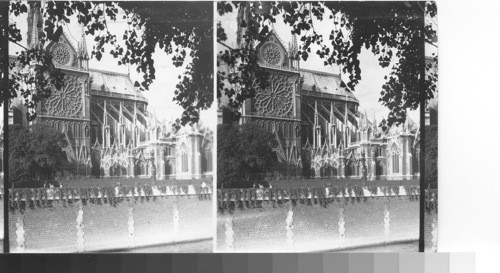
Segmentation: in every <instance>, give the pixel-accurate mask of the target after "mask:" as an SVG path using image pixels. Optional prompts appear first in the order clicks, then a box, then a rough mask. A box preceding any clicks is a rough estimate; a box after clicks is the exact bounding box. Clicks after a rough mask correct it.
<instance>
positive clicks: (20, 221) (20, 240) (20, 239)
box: [16, 211, 26, 253]
mask: <svg viewBox="0 0 500 273" xmlns="http://www.w3.org/2000/svg"><path fill="white" fill-rule="evenodd" d="M24 234H25V231H24V212H22V211H20V212H19V214H18V215H17V222H16V242H17V252H19V253H24V251H25V250H26V244H25V240H26V238H25V236H24Z"/></svg>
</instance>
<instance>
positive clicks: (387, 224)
mask: <svg viewBox="0 0 500 273" xmlns="http://www.w3.org/2000/svg"><path fill="white" fill-rule="evenodd" d="M389 198H390V197H387V199H386V200H385V204H384V234H385V239H386V241H389V238H390V235H391V212H390V211H389Z"/></svg>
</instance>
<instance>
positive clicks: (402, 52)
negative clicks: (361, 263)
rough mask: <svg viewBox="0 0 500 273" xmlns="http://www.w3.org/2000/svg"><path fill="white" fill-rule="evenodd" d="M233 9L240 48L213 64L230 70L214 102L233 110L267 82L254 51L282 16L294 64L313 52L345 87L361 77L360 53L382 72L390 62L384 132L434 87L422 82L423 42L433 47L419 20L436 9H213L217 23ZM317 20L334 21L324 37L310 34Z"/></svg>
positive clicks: (413, 5) (375, 5)
mask: <svg viewBox="0 0 500 273" xmlns="http://www.w3.org/2000/svg"><path fill="white" fill-rule="evenodd" d="M236 10H238V28H239V29H238V43H239V47H238V48H235V49H231V48H228V49H226V50H224V51H221V52H219V54H220V56H221V60H222V61H224V62H225V64H218V66H228V69H227V70H228V71H232V74H227V73H225V72H219V73H218V75H217V77H218V88H217V95H218V97H219V98H221V97H222V96H223V94H224V95H226V96H227V97H229V99H230V106H232V107H234V108H239V107H241V105H242V103H243V101H244V100H245V99H247V98H251V97H252V96H254V91H252V88H255V87H257V86H258V87H260V88H262V87H265V86H266V84H267V75H266V74H264V73H262V72H260V71H259V70H258V69H256V67H257V63H256V58H255V54H256V53H255V45H256V44H257V43H259V42H261V41H263V39H264V38H265V37H266V36H267V35H268V34H269V32H270V29H271V25H272V24H273V23H275V22H276V18H279V17H281V18H282V19H283V22H284V23H285V24H286V25H288V26H289V27H290V29H291V34H295V35H297V36H298V37H299V40H300V44H299V48H298V51H297V53H296V56H292V57H293V58H301V59H302V60H304V61H306V60H307V59H308V57H309V55H310V54H311V51H312V48H313V46H314V47H318V48H319V49H318V50H317V51H316V52H315V53H316V54H317V55H318V56H319V57H320V58H322V59H323V60H324V65H338V66H340V67H341V70H342V73H343V75H346V76H347V77H348V80H347V81H346V85H347V87H348V88H349V89H351V90H353V91H354V90H355V87H356V85H357V84H358V83H359V81H360V80H361V76H362V71H361V68H360V63H359V58H358V57H359V54H360V52H361V49H362V48H366V49H370V50H371V51H372V53H373V54H375V55H376V56H378V57H379V59H378V61H379V64H380V66H381V67H388V66H389V65H391V63H394V64H393V66H392V72H391V73H390V75H388V77H386V83H385V85H384V86H383V87H382V90H381V91H380V94H381V96H380V101H381V102H382V104H383V105H385V106H386V107H387V108H388V109H389V110H390V113H389V116H388V117H387V121H388V123H389V125H392V124H393V123H396V124H399V123H402V122H404V121H405V119H406V111H407V110H408V109H416V108H417V107H418V106H419V105H420V102H421V101H422V100H429V99H431V98H432V97H433V91H434V89H435V84H434V85H433V84H432V82H433V81H435V80H436V79H435V78H432V77H427V78H426V79H425V84H424V81H423V80H422V77H423V75H422V72H423V71H425V69H428V68H427V67H425V63H424V60H425V53H424V42H428V43H434V41H435V36H436V31H435V29H434V27H433V26H432V24H426V25H424V16H425V17H428V18H433V17H435V16H436V5H435V3H434V2H427V3H426V4H425V5H422V3H420V2H355V3H352V2H302V1H301V2H275V1H273V2H260V1H255V2H218V3H217V11H218V13H219V15H221V16H222V15H224V14H227V13H231V12H234V11H236ZM327 11H328V12H327ZM315 21H321V22H331V26H332V29H331V32H330V35H329V36H328V37H323V35H322V34H320V33H319V32H317V31H316V30H315V26H314V22H315ZM226 40H227V34H226V33H225V31H224V28H223V27H222V26H221V25H220V24H219V26H218V28H217V41H218V42H219V43H221V44H224V41H226ZM242 55H244V56H242ZM219 70H221V71H224V69H219ZM234 74H236V75H237V76H233V75H234ZM225 81H227V82H229V84H230V85H229V86H228V87H225V86H224V85H223V84H222V83H224V82H225ZM236 83H238V84H239V85H237V84H236ZM424 87H425V92H423V90H424Z"/></svg>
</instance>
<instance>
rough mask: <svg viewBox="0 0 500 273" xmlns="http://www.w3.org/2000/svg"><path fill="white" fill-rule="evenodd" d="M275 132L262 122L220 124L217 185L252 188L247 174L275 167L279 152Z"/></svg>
mask: <svg viewBox="0 0 500 273" xmlns="http://www.w3.org/2000/svg"><path fill="white" fill-rule="evenodd" d="M273 141H274V137H273V135H272V134H271V133H270V132H268V131H266V130H264V129H263V128H262V127H261V126H259V125H258V124H255V123H252V122H249V123H245V124H243V125H228V124H224V125H219V126H218V127H217V143H218V144H217V185H218V187H223V188H249V187H252V183H253V181H252V182H250V180H248V179H245V178H243V177H245V176H251V175H252V174H261V173H265V172H266V171H270V170H272V166H273V164H275V163H276V154H275V153H274V152H273V151H272V149H271V143H272V142H273Z"/></svg>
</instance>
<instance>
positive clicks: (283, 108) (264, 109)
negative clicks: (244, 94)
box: [254, 74, 294, 117]
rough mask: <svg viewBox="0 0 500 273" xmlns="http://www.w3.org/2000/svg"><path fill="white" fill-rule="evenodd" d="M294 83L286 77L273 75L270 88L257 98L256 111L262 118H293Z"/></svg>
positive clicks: (260, 93) (261, 92) (270, 79)
mask: <svg viewBox="0 0 500 273" xmlns="http://www.w3.org/2000/svg"><path fill="white" fill-rule="evenodd" d="M293 94H294V92H293V81H292V80H291V79H290V78H288V77H285V76H282V75H276V74H273V75H271V76H270V78H269V87H268V88H267V89H266V90H261V91H260V92H259V93H258V94H257V96H256V98H255V104H254V107H255V111H256V112H257V114H258V115H260V116H273V117H292V116H293Z"/></svg>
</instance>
